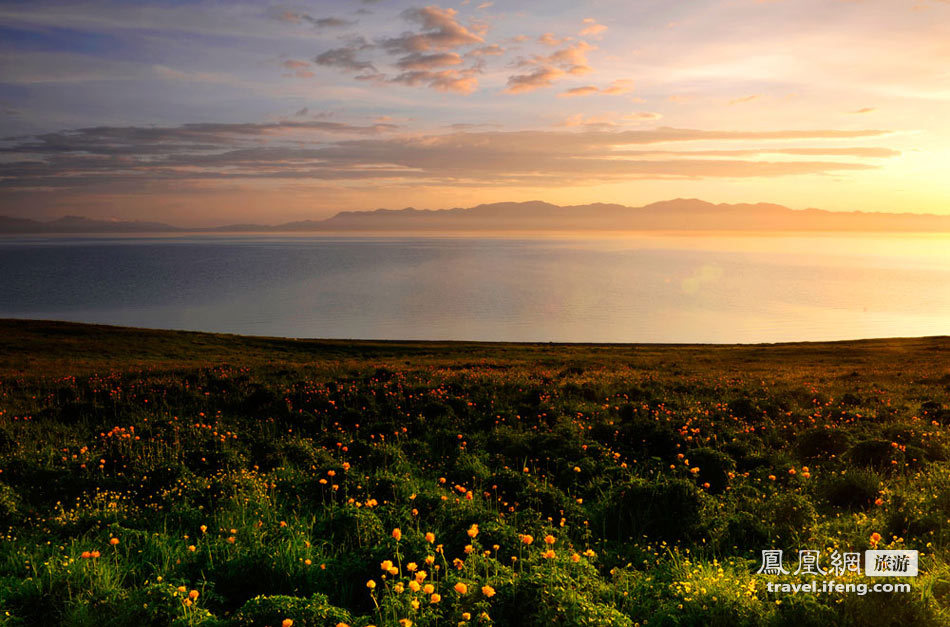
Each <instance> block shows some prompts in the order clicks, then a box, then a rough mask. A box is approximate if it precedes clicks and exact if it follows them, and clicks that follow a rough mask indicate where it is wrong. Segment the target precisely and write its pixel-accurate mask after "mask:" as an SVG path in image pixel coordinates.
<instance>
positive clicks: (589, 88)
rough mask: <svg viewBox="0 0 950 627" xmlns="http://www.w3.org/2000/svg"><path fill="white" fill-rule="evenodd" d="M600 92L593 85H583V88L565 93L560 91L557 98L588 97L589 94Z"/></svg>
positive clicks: (576, 88)
mask: <svg viewBox="0 0 950 627" xmlns="http://www.w3.org/2000/svg"><path fill="white" fill-rule="evenodd" d="M599 91H600V89H598V88H597V87H594V86H593V85H584V86H583V87H574V88H572V89H568V90H567V91H562V92H561V93H559V94H558V98H572V97H574V96H589V95H590V94H596V93H598V92H599Z"/></svg>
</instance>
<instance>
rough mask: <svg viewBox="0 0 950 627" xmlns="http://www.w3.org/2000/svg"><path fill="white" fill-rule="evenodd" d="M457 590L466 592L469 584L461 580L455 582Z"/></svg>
mask: <svg viewBox="0 0 950 627" xmlns="http://www.w3.org/2000/svg"><path fill="white" fill-rule="evenodd" d="M455 591H456V592H458V593H459V594H466V593H467V592H468V586H466V585H465V584H464V583H462V582H461V581H460V582H458V583H457V584H455Z"/></svg>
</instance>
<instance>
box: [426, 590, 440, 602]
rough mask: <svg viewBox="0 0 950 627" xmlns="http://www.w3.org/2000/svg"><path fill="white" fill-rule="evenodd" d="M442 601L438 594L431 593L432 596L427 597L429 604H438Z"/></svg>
mask: <svg viewBox="0 0 950 627" xmlns="http://www.w3.org/2000/svg"><path fill="white" fill-rule="evenodd" d="M441 600H442V596H441V595H440V594H439V593H438V592H434V593H432V596H431V597H429V603H438V602H439V601H441Z"/></svg>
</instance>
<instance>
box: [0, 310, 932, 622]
mask: <svg viewBox="0 0 950 627" xmlns="http://www.w3.org/2000/svg"><path fill="white" fill-rule="evenodd" d="M948 394H950V339H948V338H928V339H897V340H879V341H877V340H876V341H863V342H846V343H821V344H783V345H774V346H685V345H684V346H657V345H644V346H633V345H623V346H620V345H617V346H608V345H541V344H532V345H517V344H463V343H384V342H339V341H304V340H288V339H267V338H246V337H237V336H224V335H210V334H198V333H181V332H162V331H146V330H135V329H121V328H110V327H98V326H87V325H73V324H66V323H53V322H25V321H0V531H2V532H3V534H4V537H3V539H2V541H0V625H54V624H76V625H167V624H181V625H198V624H201V625H272V626H277V625H289V624H291V623H289V622H287V621H292V624H293V625H294V626H298V627H301V626H307V625H320V626H323V625H329V626H336V625H338V624H339V623H344V624H346V625H351V626H354V627H355V626H365V625H370V624H373V625H377V626H382V625H404V626H405V625H408V624H409V622H410V621H411V624H413V625H419V626H435V625H459V624H466V625H489V624H494V625H552V624H565V625H635V624H639V625H759V624H771V625H822V626H827V625H838V624H852V625H910V624H915V625H945V624H948V623H950V567H948V560H950V551H948V549H950V543H948V541H950V462H948V452H950V448H948V446H950V438H948V424H950V410H948V409H947V406H946V403H947V398H948ZM396 530H398V531H396ZM430 534H431V535H430ZM873 546H876V547H877V548H911V549H918V550H919V551H920V552H921V574H920V576H918V577H916V578H913V579H911V582H912V590H911V592H909V593H899V594H898V593H884V592H869V593H868V594H866V595H858V594H846V593H833V594H825V595H820V594H819V595H812V594H799V595H789V594H779V593H774V592H768V591H767V589H766V584H767V583H768V582H769V581H780V582H800V581H803V580H807V579H809V578H810V577H809V578H804V577H802V576H795V575H794V574H789V575H787V576H786V575H759V574H756V570H757V569H758V568H759V566H760V562H761V559H760V552H761V550H762V549H769V548H781V549H784V550H785V552H786V553H785V555H786V562H785V565H786V568H787V569H789V570H790V571H794V569H795V567H796V557H795V556H796V555H797V551H798V550H800V549H818V550H821V551H822V556H821V559H822V567H823V568H825V569H828V567H829V563H830V559H831V556H832V554H833V552H834V551H839V552H843V551H864V550H865V549H869V548H872V547H873ZM423 572H424V573H425V575H424V576H423V575H422V573H423ZM838 580H839V581H847V582H852V583H855V582H869V583H876V582H877V580H875V581H870V580H869V579H866V578H864V577H863V576H862V575H856V574H847V575H844V576H842V577H840V578H839V579H838ZM370 582H372V583H371V584H370ZM429 586H431V587H429Z"/></svg>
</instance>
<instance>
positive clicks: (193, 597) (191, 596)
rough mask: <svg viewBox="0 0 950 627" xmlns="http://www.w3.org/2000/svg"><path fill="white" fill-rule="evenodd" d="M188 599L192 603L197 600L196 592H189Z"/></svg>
mask: <svg viewBox="0 0 950 627" xmlns="http://www.w3.org/2000/svg"><path fill="white" fill-rule="evenodd" d="M188 598H189V599H191V600H192V601H194V600H195V599H197V598H198V591H197V590H192V591H191V592H189V593H188Z"/></svg>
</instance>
